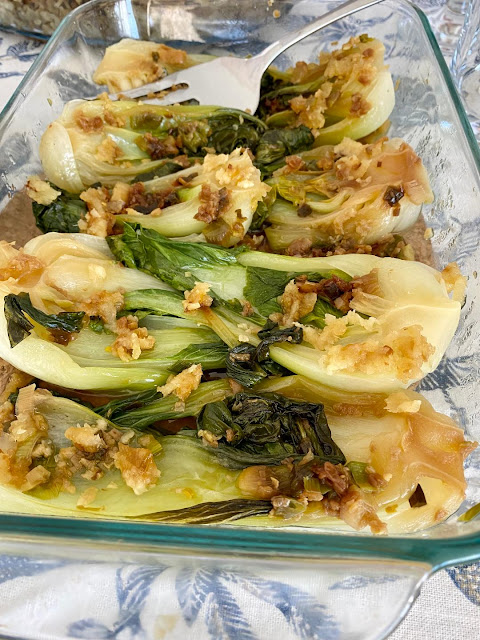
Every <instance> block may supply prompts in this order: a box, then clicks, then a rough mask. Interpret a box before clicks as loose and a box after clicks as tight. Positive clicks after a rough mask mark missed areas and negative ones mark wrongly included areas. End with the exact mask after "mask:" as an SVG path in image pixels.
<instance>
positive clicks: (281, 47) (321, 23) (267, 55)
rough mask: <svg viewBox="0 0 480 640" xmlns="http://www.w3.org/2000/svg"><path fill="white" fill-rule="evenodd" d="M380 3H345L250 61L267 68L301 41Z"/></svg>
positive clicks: (358, 0)
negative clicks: (333, 23)
mask: <svg viewBox="0 0 480 640" xmlns="http://www.w3.org/2000/svg"><path fill="white" fill-rule="evenodd" d="M379 2H382V0H349V2H345V3H344V4H342V5H340V6H339V7H337V8H336V9H333V10H332V11H329V12H328V13H325V14H324V15H323V16H322V17H321V18H319V19H318V20H315V21H314V22H311V23H309V24H307V25H306V26H305V27H303V28H302V29H299V30H298V31H295V32H294V33H289V34H288V35H287V36H285V37H284V38H282V39H281V40H277V41H276V42H272V44H271V45H270V46H269V47H267V48H266V49H264V50H263V51H262V52H261V53H259V54H258V55H256V56H253V58H250V60H251V61H253V60H255V62H258V63H259V64H261V65H262V66H264V68H266V67H267V66H268V65H269V64H270V63H271V62H273V61H274V60H275V58H276V57H277V56H279V55H280V54H281V53H283V52H284V51H285V50H286V49H288V48H289V47H291V46H292V45H294V44H296V43H297V42H300V40H303V39H304V38H306V37H307V36H309V35H311V34H312V33H315V32H316V31H318V30H319V29H323V27H327V26H328V25H329V24H332V22H335V21H336V20H341V19H342V18H345V17H346V16H349V15H351V14H352V13H356V12H357V11H360V9H365V8H366V7H370V6H372V5H374V4H378V3H379Z"/></svg>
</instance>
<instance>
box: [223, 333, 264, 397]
mask: <svg viewBox="0 0 480 640" xmlns="http://www.w3.org/2000/svg"><path fill="white" fill-rule="evenodd" d="M256 352H257V349H256V347H254V346H253V345H252V344H248V343H246V342H243V343H241V344H239V345H238V346H236V347H233V349H230V351H229V352H228V357H227V376H228V377H229V378H232V379H233V380H235V381H236V382H238V384H241V385H242V387H253V385H255V384H257V382H260V380H263V378H265V377H266V375H267V374H266V373H265V372H264V371H263V370H262V369H260V367H258V366H256V357H255V356H256Z"/></svg>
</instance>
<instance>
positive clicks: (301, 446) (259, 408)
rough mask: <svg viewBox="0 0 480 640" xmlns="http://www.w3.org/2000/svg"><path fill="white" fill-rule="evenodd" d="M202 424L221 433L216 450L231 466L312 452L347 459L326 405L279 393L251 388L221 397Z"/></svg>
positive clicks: (339, 460) (200, 427)
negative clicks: (327, 413)
mask: <svg viewBox="0 0 480 640" xmlns="http://www.w3.org/2000/svg"><path fill="white" fill-rule="evenodd" d="M229 429H230V432H229V431H228V430H229ZM197 430H204V431H208V432H210V433H212V434H213V435H214V436H215V438H216V439H217V440H218V442H217V446H216V447H215V448H212V451H213V452H214V453H215V455H216V456H217V458H218V461H219V462H220V464H222V465H225V466H228V467H229V468H241V465H244V466H251V465H259V464H267V465H276V464H280V463H281V462H282V460H284V459H285V458H286V457H288V456H290V455H294V456H304V455H305V454H306V453H308V452H311V453H312V454H313V455H314V456H315V457H317V458H318V459H320V460H323V461H326V460H328V461H330V462H332V463H334V464H338V463H343V462H345V456H344V455H343V453H342V452H341V450H340V448H339V447H338V446H337V445H336V444H335V442H334V441H333V439H332V435H331V432H330V428H329V426H328V422H327V419H326V417H325V413H324V410H323V405H322V404H313V403H309V402H299V401H296V400H290V399H288V398H285V397H283V396H280V395H278V394H276V393H263V394H260V393H255V392H252V391H248V392H247V391H245V392H240V393H237V394H236V395H235V396H233V397H231V398H228V399H227V400H225V401H223V402H221V403H216V405H215V407H213V408H212V409H210V408H209V406H208V405H206V406H205V408H204V409H203V411H202V413H201V414H200V415H199V419H198V420H197ZM232 433H233V434H235V437H232ZM229 434H230V437H229ZM232 450H234V451H232Z"/></svg>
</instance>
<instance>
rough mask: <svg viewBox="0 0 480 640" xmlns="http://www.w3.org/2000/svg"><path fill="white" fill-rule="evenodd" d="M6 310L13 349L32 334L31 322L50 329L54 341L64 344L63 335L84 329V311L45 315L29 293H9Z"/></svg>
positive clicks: (5, 301)
mask: <svg viewBox="0 0 480 640" xmlns="http://www.w3.org/2000/svg"><path fill="white" fill-rule="evenodd" d="M4 309H5V318H6V321H7V332H8V338H9V340H10V346H11V347H14V346H15V345H17V344H19V342H21V341H22V340H24V339H25V338H26V337H27V336H28V335H29V334H30V331H31V330H32V329H33V327H34V325H33V324H32V322H30V320H33V321H34V322H36V323H37V324H40V325H42V326H43V327H45V328H46V329H48V330H49V331H50V333H51V334H52V337H53V338H54V339H55V338H56V339H57V340H59V341H62V342H64V340H62V334H72V333H78V332H79V331H80V329H81V328H82V324H83V318H84V316H85V313H84V312H83V311H79V312H62V313H58V314H52V315H48V314H47V313H43V311H40V310H39V309H35V307H34V306H33V305H32V303H31V300H30V296H29V295H28V293H20V294H18V295H14V294H13V293H9V294H8V295H7V296H5V299H4Z"/></svg>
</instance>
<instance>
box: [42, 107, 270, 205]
mask: <svg viewBox="0 0 480 640" xmlns="http://www.w3.org/2000/svg"><path fill="white" fill-rule="evenodd" d="M265 130H266V125H265V124H264V123H263V122H262V121H261V120H259V119H258V118H255V117H254V116H252V115H249V114H248V113H244V112H242V111H236V110H235V109H223V108H221V107H203V106H179V105H172V106H169V107H161V106H158V105H148V104H141V103H137V102H135V101H129V100H118V101H116V102H110V101H109V100H107V99H99V100H93V101H90V102H88V101H82V100H75V101H73V102H69V103H67V105H66V106H65V108H64V110H63V113H62V115H61V116H60V117H59V118H58V119H57V120H55V121H54V122H52V123H51V124H50V125H49V127H48V129H47V130H46V132H45V133H44V135H43V137H42V140H41V142H40V159H41V161H42V165H43V169H44V171H45V174H46V177H47V179H48V180H50V181H51V182H52V183H54V184H55V185H57V186H58V187H60V188H61V189H65V190H66V191H69V192H72V193H80V192H81V191H83V190H84V189H85V188H86V187H88V186H90V185H92V184H94V183H96V182H101V183H102V184H103V185H111V186H113V185H114V184H115V183H116V182H119V181H123V182H128V181H131V180H132V179H133V178H135V177H137V179H138V176H141V175H142V174H146V173H149V172H151V171H155V170H156V169H157V168H160V167H162V166H163V165H165V163H166V162H168V161H169V159H175V158H176V157H178V156H183V155H185V154H186V155H188V156H194V157H198V156H204V155H205V154H206V153H207V150H209V151H210V152H213V153H231V152H232V151H233V150H234V149H236V148H237V147H249V148H250V149H252V150H254V149H255V148H256V146H257V144H258V142H259V140H260V137H261V136H262V134H263V133H264V131H265Z"/></svg>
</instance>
